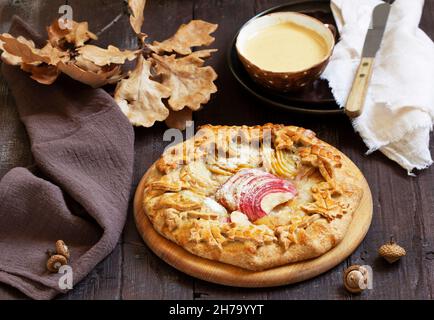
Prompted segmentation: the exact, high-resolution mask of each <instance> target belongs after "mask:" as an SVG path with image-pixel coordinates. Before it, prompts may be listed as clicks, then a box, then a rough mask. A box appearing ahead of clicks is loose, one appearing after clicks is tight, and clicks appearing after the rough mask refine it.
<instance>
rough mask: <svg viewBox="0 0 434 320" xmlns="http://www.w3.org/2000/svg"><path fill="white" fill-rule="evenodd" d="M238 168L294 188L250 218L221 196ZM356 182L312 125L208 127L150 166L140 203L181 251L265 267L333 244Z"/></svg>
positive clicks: (357, 190)
mask: <svg viewBox="0 0 434 320" xmlns="http://www.w3.org/2000/svg"><path fill="white" fill-rule="evenodd" d="M243 169H244V170H246V169H251V170H253V169H259V170H262V171H265V172H269V173H271V174H272V175H274V176H276V177H278V178H281V179H285V180H287V181H290V182H291V183H292V184H293V185H294V186H295V188H296V190H297V194H296V195H295V196H294V197H293V198H292V199H290V200H289V201H287V202H284V203H282V204H279V205H277V206H276V207H275V208H273V209H272V210H271V211H270V212H268V214H267V215H265V216H264V217H261V218H259V219H257V220H254V221H251V220H250V219H249V218H248V217H247V215H244V214H243V213H242V212H239V210H236V211H235V212H232V210H230V209H229V208H228V207H227V206H224V205H223V204H225V202H224V201H221V200H222V199H221V198H222V195H221V193H222V191H221V187H222V185H224V184H225V183H226V182H227V181H228V180H229V179H230V178H231V177H232V176H234V175H235V174H237V172H239V171H240V170H243ZM362 185H363V177H362V175H361V173H360V172H359V171H356V170H355V169H354V165H353V164H352V163H351V162H350V160H348V158H346V157H345V156H344V155H343V154H342V153H341V152H340V151H339V150H337V149H336V148H334V147H332V146H330V145H329V144H327V143H325V142H324V141H322V140H320V139H318V138H316V136H315V133H314V132H312V131H310V130H307V129H304V128H300V127H295V126H284V125H274V124H265V125H263V126H253V127H247V126H211V125H206V126H202V127H201V128H200V129H199V130H198V132H197V134H196V135H195V136H194V137H192V138H190V139H188V140H187V141H185V142H183V143H180V144H177V145H175V146H173V147H171V148H169V149H167V150H166V151H165V152H164V153H163V155H162V156H161V157H160V159H159V160H158V161H157V162H156V163H155V164H154V165H153V166H152V167H151V168H150V169H149V170H148V173H147V175H146V180H145V188H144V198H143V205H144V209H145V213H146V215H147V216H148V218H149V220H150V221H151V223H152V225H153V227H154V229H155V230H156V231H157V232H158V233H159V234H161V235H162V236H164V237H165V238H167V239H169V240H171V241H173V242H175V243H176V244H178V245H179V246H181V247H183V248H184V249H186V250H187V251H189V252H191V253H193V254H195V255H198V256H200V257H203V258H207V259H211V260H216V261H220V262H224V263H227V264H231V265H235V266H238V267H241V268H245V269H248V270H264V269H268V268H272V267H277V266H280V265H284V264H288V263H293V262H297V261H302V260H306V259H311V258H315V257H318V256H320V255H322V254H324V253H325V252H327V251H329V250H330V249H331V248H333V247H334V246H336V245H337V244H338V243H339V242H340V241H341V240H342V239H343V237H344V235H345V232H346V230H347V228H348V226H349V224H350V222H351V219H352V216H353V213H354V211H355V210H356V209H357V207H358V206H359V203H360V200H361V198H362V193H363V189H362ZM224 196H225V195H224V194H223V197H224ZM232 209H233V208H232ZM240 217H241V218H240Z"/></svg>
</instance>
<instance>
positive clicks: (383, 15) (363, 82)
mask: <svg viewBox="0 0 434 320" xmlns="http://www.w3.org/2000/svg"><path fill="white" fill-rule="evenodd" d="M390 8H391V5H390V4H388V3H382V4H379V5H377V6H376V7H375V8H374V10H373V12H372V17H371V23H370V25H369V29H368V32H367V34H366V37H365V43H364V45H363V50H362V58H361V60H360V64H359V67H358V69H357V72H356V76H355V78H354V82H353V85H352V87H351V90H350V94H349V95H348V98H347V102H346V104H345V112H346V114H347V115H348V116H350V117H351V118H354V117H358V116H359V115H360V114H361V113H362V109H363V105H364V103H365V98H366V93H367V90H368V86H369V82H370V79H371V75H372V69H373V65H374V58H375V55H376V54H377V52H378V49H380V46H381V41H382V39H383V35H384V30H385V29H386V25H387V20H388V17H389V13H390Z"/></svg>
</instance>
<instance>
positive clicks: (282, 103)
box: [228, 0, 344, 114]
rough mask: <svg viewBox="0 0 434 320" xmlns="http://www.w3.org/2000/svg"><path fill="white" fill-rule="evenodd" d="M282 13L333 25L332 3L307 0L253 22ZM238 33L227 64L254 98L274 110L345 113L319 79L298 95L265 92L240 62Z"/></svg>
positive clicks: (323, 82)
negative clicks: (296, 13) (306, 16)
mask: <svg viewBox="0 0 434 320" xmlns="http://www.w3.org/2000/svg"><path fill="white" fill-rule="evenodd" d="M281 11H296V12H301V13H304V14H307V15H310V16H313V17H315V18H317V19H318V20H320V21H322V22H324V23H328V24H333V25H334V19H333V14H332V12H331V10H330V1H321V0H304V1H293V2H290V3H287V4H284V5H280V6H277V7H274V8H271V9H268V10H265V11H263V12H261V13H259V14H258V15H256V16H255V17H253V18H252V19H256V18H258V17H261V16H263V15H265V14H268V13H272V12H281ZM237 36H238V33H237V34H236V35H235V37H234V40H233V41H232V44H231V46H230V48H229V52H228V64H229V68H230V70H231V72H232V74H233V75H234V76H235V78H236V79H237V81H238V82H239V83H240V84H241V85H242V86H243V87H244V88H245V89H246V90H247V91H249V92H250V93H251V94H252V95H254V96H255V97H257V98H259V99H260V100H262V101H264V102H266V103H267V104H270V105H273V106H275V107H278V108H281V109H285V110H289V111H294V112H300V113H310V114H341V113H343V112H344V111H343V109H341V108H339V107H338V105H337V104H336V101H335V100H334V98H333V95H332V93H331V90H330V88H329V86H328V82H327V81H326V80H322V79H318V80H316V81H315V82H313V83H312V84H311V85H310V86H307V87H305V88H303V89H302V90H300V91H297V92H291V93H279V92H276V91H273V90H270V89H266V88H264V87H262V86H260V85H258V84H256V83H255V82H254V81H253V80H252V79H251V78H250V76H249V75H248V74H247V72H246V71H245V69H244V67H243V65H242V63H241V61H240V60H239V58H238V55H237V51H236V48H235V42H236V38H237Z"/></svg>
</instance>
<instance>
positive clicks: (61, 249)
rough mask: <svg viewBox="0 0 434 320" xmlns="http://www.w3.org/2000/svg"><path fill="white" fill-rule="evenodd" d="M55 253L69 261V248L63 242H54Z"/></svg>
mask: <svg viewBox="0 0 434 320" xmlns="http://www.w3.org/2000/svg"><path fill="white" fill-rule="evenodd" d="M56 253H57V254H60V255H62V256H64V257H65V258H66V259H69V256H70V254H69V248H68V246H67V245H66V244H65V242H64V241H63V240H57V241H56Z"/></svg>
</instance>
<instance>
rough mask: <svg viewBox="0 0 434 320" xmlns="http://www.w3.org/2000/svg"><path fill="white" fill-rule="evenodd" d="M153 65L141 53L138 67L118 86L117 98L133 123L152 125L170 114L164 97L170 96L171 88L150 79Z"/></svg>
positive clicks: (145, 125)
mask: <svg viewBox="0 0 434 320" xmlns="http://www.w3.org/2000/svg"><path fill="white" fill-rule="evenodd" d="M151 67H152V63H151V62H150V61H147V60H145V59H144V58H143V56H142V55H140V56H139V58H138V59H137V65H136V68H135V69H134V70H133V71H132V72H131V73H130V74H129V77H128V78H127V79H124V80H121V82H119V84H118V86H117V87H116V91H115V100H116V102H117V103H118V105H119V107H120V108H121V110H122V112H123V113H124V114H125V115H126V116H127V117H128V119H129V120H130V122H131V123H132V124H133V125H140V126H144V127H151V126H152V125H153V124H154V123H155V121H163V120H165V119H166V118H167V117H168V116H169V110H168V109H167V108H166V106H165V105H164V103H163V101H162V99H164V98H168V97H169V96H170V89H169V88H167V87H165V86H164V85H162V84H161V83H159V82H156V81H153V80H151V79H150V78H151V76H152V73H151Z"/></svg>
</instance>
